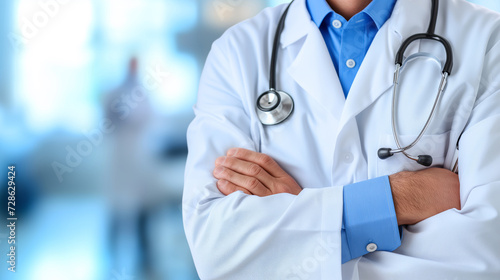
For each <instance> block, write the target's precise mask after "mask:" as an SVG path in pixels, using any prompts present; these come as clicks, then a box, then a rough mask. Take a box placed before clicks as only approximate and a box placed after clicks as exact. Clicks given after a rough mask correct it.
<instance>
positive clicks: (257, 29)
mask: <svg viewBox="0 0 500 280" xmlns="http://www.w3.org/2000/svg"><path fill="white" fill-rule="evenodd" d="M430 3H431V1H430V0H425V1H422V0H398V1H397V3H396V6H395V8H394V11H393V14H392V16H391V17H390V19H389V20H388V21H387V22H386V23H385V24H384V26H382V28H381V29H380V30H379V32H378V33H377V35H376V37H375V39H374V41H373V43H372V45H371V47H370V49H369V51H368V53H367V55H366V57H365V59H364V61H363V63H362V65H361V67H360V69H359V72H358V74H357V76H356V78H355V80H354V82H353V84H352V88H351V90H350V92H349V95H348V97H347V99H345V98H344V94H343V92H342V89H341V85H340V82H339V79H338V75H337V74H336V72H335V68H334V66H333V63H332V61H331V59H330V55H329V53H328V50H327V47H326V45H325V43H324V40H323V38H322V36H321V33H320V31H319V30H318V28H317V26H316V25H315V24H314V23H313V22H312V21H311V18H310V15H309V14H308V12H307V9H306V6H305V0H296V1H295V2H294V3H293V4H292V6H291V8H290V11H289V14H288V17H287V20H286V27H285V30H284V32H283V34H282V37H281V47H280V55H279V60H278V75H277V78H278V81H277V84H278V89H280V90H284V91H286V92H288V93H290V94H291V95H292V97H293V99H294V101H295V111H294V113H293V115H292V116H291V118H290V119H288V120H287V121H286V122H284V123H282V124H280V125H276V126H267V127H266V126H263V125H261V123H260V122H259V120H258V118H257V115H256V112H255V107H256V100H257V97H258V96H259V95H260V94H261V93H262V92H264V91H266V90H267V89H268V83H269V62H270V56H271V47H272V42H273V38H274V34H275V29H276V25H277V22H278V20H279V18H280V16H281V14H282V12H283V11H284V9H285V7H286V6H285V5H281V6H278V7H275V8H269V9H265V10H264V11H263V12H261V13H260V14H259V15H257V16H256V17H254V18H252V19H250V20H247V21H244V22H242V23H240V24H238V25H236V26H234V27H232V28H230V29H229V30H228V31H227V32H226V33H225V34H224V35H223V36H222V37H221V38H220V39H219V40H217V41H216V42H215V43H214V44H213V47H212V50H211V53H210V55H209V57H208V59H207V62H206V65H205V69H204V71H203V75H202V78H201V83H200V89H199V96H198V102H197V104H196V106H195V113H196V118H195V119H194V121H193V122H192V124H191V125H190V127H189V131H188V142H189V156H188V163H187V166H186V174H185V191H184V198H183V215H184V225H185V230H186V235H187V240H188V242H189V245H190V248H191V251H192V254H193V257H194V262H195V265H196V268H197V270H198V273H199V276H200V277H201V279H384V280H387V279H450V280H451V279H500V215H499V211H500V148H499V147H498V145H499V143H500V16H499V15H498V14H496V13H494V12H491V11H487V10H485V9H483V8H480V7H478V6H475V5H473V4H470V3H468V2H465V1H463V0H441V1H440V10H439V18H438V22H437V27H436V33H437V34H440V35H442V36H444V37H445V38H447V39H448V40H449V42H450V43H451V45H452V46H453V51H454V65H455V67H454V69H453V72H452V75H451V76H450V78H449V80H448V86H447V89H446V91H445V93H444V95H443V96H442V99H441V101H440V103H439V105H438V111H437V115H436V116H435V118H434V121H433V122H432V125H431V126H430V128H429V129H428V131H427V133H426V135H425V136H424V137H423V138H422V140H421V142H419V144H418V145H417V146H416V147H415V148H413V149H412V150H411V151H410V153H412V154H415V155H419V154H430V155H432V156H433V158H434V166H440V167H442V166H444V167H445V168H451V165H452V158H453V156H454V151H455V146H456V143H457V140H458V138H459V135H460V134H461V132H462V131H463V130H464V128H465V132H464V133H463V135H462V137H461V140H460V162H459V164H460V183H461V194H460V198H461V204H462V210H460V211H458V210H456V209H451V210H448V211H445V212H443V213H440V214H438V215H436V216H433V217H430V218H429V219H427V220H424V221H422V222H420V223H418V224H416V225H413V226H408V227H406V228H405V229H404V230H403V236H404V237H403V240H402V245H401V247H400V248H398V249H397V250H395V251H394V252H382V251H377V252H374V253H370V254H367V255H365V256H364V257H361V258H357V259H354V260H352V261H350V262H347V263H346V264H344V265H341V257H340V252H341V248H340V247H341V236H340V232H341V226H342V209H343V208H342V205H343V201H342V189H343V186H344V185H346V184H351V183H354V182H359V181H363V180H367V179H370V178H375V177H378V176H383V175H390V174H393V173H396V172H399V171H402V170H419V169H422V168H423V167H422V166H420V165H418V164H416V163H415V162H413V161H410V160H408V159H407V158H405V157H404V156H403V155H401V154H397V155H395V156H393V157H392V158H389V159H387V160H380V159H379V158H378V157H377V150H378V149H379V148H380V147H395V143H394V140H393V137H392V130H391V101H392V80H393V73H394V69H395V66H394V60H395V54H396V52H397V50H398V48H399V47H400V45H401V43H402V41H403V40H404V39H406V38H408V37H409V36H410V35H412V34H415V33H422V32H425V31H426V30H427V25H428V22H429V18H430ZM418 51H422V52H430V53H432V54H433V55H435V56H436V57H438V58H439V59H441V60H443V61H444V50H443V48H442V46H441V45H440V44H438V43H435V42H419V43H415V44H412V45H411V47H410V48H409V50H408V52H407V54H411V53H415V52H418ZM440 71H441V69H440V66H439V65H437V64H434V63H431V62H429V61H427V60H426V59H422V60H417V61H414V62H413V63H412V64H409V65H408V67H407V68H406V69H405V71H404V73H403V76H402V81H401V87H400V89H401V91H400V98H399V103H398V104H399V106H398V112H397V116H398V118H397V119H398V127H399V134H400V136H401V139H402V141H403V144H409V143H410V142H411V141H413V139H414V137H415V136H416V135H417V134H418V133H419V132H420V130H421V127H422V126H423V124H424V122H425V120H426V119H427V116H428V113H429V111H430V109H431V106H432V102H433V100H434V97H435V93H436V89H437V86H438V83H439V79H440V77H441V76H440ZM231 147H243V148H247V149H252V150H256V151H259V152H262V153H266V154H268V155H270V156H271V157H273V158H274V159H275V160H276V161H277V162H278V163H279V164H280V165H281V166H282V167H283V168H284V169H285V170H286V171H287V172H288V173H289V174H291V175H292V176H293V177H294V178H295V179H296V180H297V182H298V183H299V184H300V185H301V186H302V187H303V188H304V190H303V191H302V192H301V193H300V195H298V196H293V195H289V194H278V195H273V196H268V197H256V196H248V195H245V194H243V193H242V192H236V193H233V194H231V195H229V196H227V197H225V196H224V195H222V194H221V193H220V192H219V191H218V190H217V187H216V185H215V182H216V180H215V179H214V178H213V176H212V170H213V168H214V161H215V159H216V158H217V157H218V156H222V155H225V153H226V151H227V150H228V149H229V148H231Z"/></svg>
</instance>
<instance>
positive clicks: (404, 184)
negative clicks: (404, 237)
mask: <svg viewBox="0 0 500 280" xmlns="http://www.w3.org/2000/svg"><path fill="white" fill-rule="evenodd" d="M389 181H390V183H391V189H392V196H393V200H394V207H395V209H396V216H397V219H398V224H399V225H412V224H416V223H418V222H420V221H422V220H425V219H427V218H429V217H431V216H434V215H436V214H439V213H441V212H443V211H446V210H448V209H452V208H456V209H459V210H460V182H459V180H458V176H457V174H455V173H453V172H451V171H449V170H447V169H443V168H429V169H424V170H421V171H416V172H410V171H403V172H399V173H396V174H394V175H391V176H389Z"/></svg>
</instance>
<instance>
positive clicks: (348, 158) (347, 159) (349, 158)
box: [344, 153, 354, 163]
mask: <svg viewBox="0 0 500 280" xmlns="http://www.w3.org/2000/svg"><path fill="white" fill-rule="evenodd" d="M353 160H354V156H353V155H352V153H345V155H344V162H345V163H352V162H353Z"/></svg>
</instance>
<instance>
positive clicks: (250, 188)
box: [213, 148, 460, 225]
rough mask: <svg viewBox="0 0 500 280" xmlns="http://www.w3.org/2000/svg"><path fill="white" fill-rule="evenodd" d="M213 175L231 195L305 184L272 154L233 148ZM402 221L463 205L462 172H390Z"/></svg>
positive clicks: (279, 190)
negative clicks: (279, 163) (459, 178)
mask: <svg viewBox="0 0 500 280" xmlns="http://www.w3.org/2000/svg"><path fill="white" fill-rule="evenodd" d="M215 166H216V167H215V169H214V172H213V175H214V177H215V178H216V179H218V181H217V188H218V189H219V190H220V191H221V192H222V193H223V194H224V195H229V194H231V193H233V192H236V191H242V192H244V193H246V194H248V195H255V196H260V197H264V196H269V195H274V194H278V193H289V194H293V195H298V194H299V193H300V192H301V191H302V188H301V187H300V186H299V185H298V184H297V182H296V181H295V180H294V179H293V178H292V176H290V175H289V174H288V173H286V172H285V171H284V170H283V169H282V168H281V167H280V166H279V165H278V163H276V161H274V160H273V159H272V158H271V157H270V156H268V155H265V154H261V153H257V152H253V151H250V150H246V149H242V148H232V149H230V150H229V151H228V152H227V155H226V156H222V157H219V158H217V160H216V162H215ZM389 180H390V183H391V189H392V195H393V200H394V207H395V209H396V216H397V219H398V224H399V225H411V224H415V223H418V222H420V221H422V220H425V219H427V218H429V217H431V216H434V215H436V214H438V213H441V212H443V211H446V210H448V209H452V208H457V209H460V183H459V181H458V176H457V175H456V174H454V173H453V172H451V171H449V170H446V169H443V168H430V169H425V170H421V171H416V172H411V171H403V172H399V173H396V174H393V175H391V176H389Z"/></svg>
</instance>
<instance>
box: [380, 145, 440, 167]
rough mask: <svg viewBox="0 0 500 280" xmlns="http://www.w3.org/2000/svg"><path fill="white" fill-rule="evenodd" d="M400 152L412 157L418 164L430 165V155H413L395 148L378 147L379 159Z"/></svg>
mask: <svg viewBox="0 0 500 280" xmlns="http://www.w3.org/2000/svg"><path fill="white" fill-rule="evenodd" d="M398 152H402V153H404V154H405V155H406V156H407V157H408V158H410V159H413V160H414V161H416V162H417V163H418V164H420V165H423V166H427V167H429V166H431V165H432V156H430V155H419V156H418V157H416V158H415V157H413V156H410V155H408V154H407V153H405V151H403V150H401V151H398V150H395V151H393V150H392V149H391V148H380V149H378V157H379V158H380V159H388V158H390V157H392V156H393V155H394V154H395V153H398Z"/></svg>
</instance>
